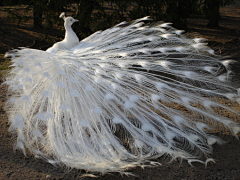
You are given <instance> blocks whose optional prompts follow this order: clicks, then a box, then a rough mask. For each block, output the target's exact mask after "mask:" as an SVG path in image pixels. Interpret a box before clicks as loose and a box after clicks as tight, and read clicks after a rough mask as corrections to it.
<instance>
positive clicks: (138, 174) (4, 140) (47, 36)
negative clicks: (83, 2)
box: [0, 1, 240, 180]
mask: <svg viewBox="0 0 240 180" xmlns="http://www.w3.org/2000/svg"><path fill="white" fill-rule="evenodd" d="M0 11H1V14H0V54H1V57H0V58H1V59H0V70H1V74H0V75H1V81H0V82H1V83H2V82H3V81H4V76H3V74H4V72H5V71H4V70H5V69H4V68H5V65H6V64H7V63H8V62H6V61H5V60H4V59H3V57H2V55H3V54H4V53H5V52H6V51H7V50H9V49H13V48H17V47H23V46H25V47H26V46H27V47H31V48H37V49H43V50H45V49H47V48H48V47H49V46H51V45H52V44H53V43H54V42H56V41H59V40H60V39H61V38H62V37H63V35H64V32H63V31H59V30H56V29H52V30H49V29H44V30H36V29H33V28H32V27H31V23H32V22H31V21H30V22H28V23H21V24H20V25H19V26H17V25H16V24H15V23H13V22H10V21H8V20H6V19H5V18H4V17H5V16H6V14H5V13H4V12H3V11H2V9H1V7H0ZM188 22H189V32H192V33H193V32H197V33H198V34H195V35H197V36H201V37H205V38H207V39H208V40H209V45H210V46H212V47H213V48H214V49H215V50H216V53H218V54H221V55H223V56H229V57H231V58H232V59H235V60H237V61H239V62H240V1H237V4H235V5H231V6H228V7H224V8H222V9H221V20H220V27H219V28H206V27H205V25H206V24H207V20H206V19H204V18H196V17H195V18H194V17H192V18H189V19H188ZM234 71H235V72H236V73H237V71H238V72H240V68H239V66H234ZM5 100H6V87H3V86H1V87H0V116H1V120H0V179H3V180H5V179H64V180H65V179H66V180H67V179H84V180H88V179H92V177H85V176H83V175H84V174H85V173H86V172H85V171H81V170H75V169H73V170H66V169H63V168H61V167H54V166H52V165H51V164H48V163H46V162H44V161H42V160H39V159H36V158H34V157H33V156H31V155H28V156H27V157H25V156H24V155H23V154H22V152H20V151H16V152H14V151H13V144H12V142H11V134H10V133H9V132H8V127H9V125H8V118H7V116H6V113H5V111H4V103H5ZM217 135H218V136H220V137H222V138H223V139H224V140H225V141H226V143H225V144H223V145H214V146H213V154H212V156H211V157H212V158H213V159H215V161H216V163H209V164H208V166H207V167H205V165H203V164H201V163H194V164H193V165H194V166H190V165H189V164H188V163H187V162H186V161H183V162H182V163H181V162H177V161H175V162H172V163H168V162H167V161H165V162H164V161H163V158H160V159H157V160H156V161H158V162H163V163H162V165H161V166H156V167H146V168H144V169H142V168H140V167H139V168H134V169H130V170H129V171H128V172H131V173H133V174H134V175H135V176H126V175H123V176H121V175H120V174H119V173H112V174H106V175H102V176H100V177H98V179H102V180H103V179H105V180H107V179H115V180H117V179H121V180H125V179H129V180H137V179H142V180H143V179H144V180H145V179H152V180H157V179H164V180H165V179H166V180H167V179H209V180H210V179H227V180H228V179H240V151H239V149H240V141H239V140H238V139H237V138H235V137H233V136H231V135H222V134H217ZM98 176H99V175H98Z"/></svg>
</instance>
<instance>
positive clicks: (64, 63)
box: [5, 17, 240, 172]
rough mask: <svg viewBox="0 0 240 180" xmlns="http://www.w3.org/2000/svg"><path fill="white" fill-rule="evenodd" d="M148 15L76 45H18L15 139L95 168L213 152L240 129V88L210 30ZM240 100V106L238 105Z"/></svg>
mask: <svg viewBox="0 0 240 180" xmlns="http://www.w3.org/2000/svg"><path fill="white" fill-rule="evenodd" d="M145 20H146V21H147V20H149V18H148V17H146V18H145V19H144V18H143V19H139V20H136V21H134V22H133V23H131V24H127V23H125V22H124V23H121V24H119V25H117V26H115V27H113V28H111V29H107V30H105V31H102V32H97V33H95V34H93V35H91V36H89V37H88V38H86V39H84V40H83V41H81V42H80V43H79V44H78V45H77V46H76V47H74V48H73V49H72V51H60V52H58V53H57V54H51V53H48V52H45V51H40V50H33V49H27V48H24V49H21V50H16V51H15V52H13V53H12V54H11V53H9V55H12V62H13V64H12V66H13V68H12V70H11V73H10V74H9V77H8V79H7V81H6V82H5V83H6V84H8V85H9V91H10V92H11V99H9V101H8V104H7V106H6V107H7V111H8V113H9V116H10V123H11V126H10V128H9V131H11V132H13V133H14V134H15V135H16V138H17V139H16V144H15V148H19V149H22V150H23V151H24V152H25V148H27V149H29V150H30V151H31V152H32V153H33V154H35V155H36V156H37V157H41V158H44V159H46V160H47V161H49V162H51V163H59V164H64V165H66V166H68V167H71V168H81V169H85V170H88V171H98V172H109V171H123V170H125V169H128V168H130V167H135V166H138V165H141V164H142V163H144V162H147V161H148V160H150V159H153V158H157V157H160V156H162V155H170V156H171V157H172V158H173V159H175V158H182V159H187V160H188V161H189V163H191V162H192V161H198V159H199V158H201V157H205V158H206V159H207V158H208V157H209V156H208V155H209V153H211V145H212V144H214V143H215V142H219V143H221V139H219V138H218V137H215V136H213V135H211V134H209V133H208V132H209V131H214V130H215V129H216V128H217V129H221V128H222V129H228V130H230V131H231V132H232V133H233V134H234V135H237V134H238V133H239V131H240V127H239V124H238V123H237V122H235V121H236V120H237V119H239V118H240V114H239V106H238V105H237V104H238V103H240V97H239V89H236V88H234V87H233V86H232V85H231V84H230V83H229V82H228V81H227V80H228V76H229V73H230V69H229V67H228V63H229V62H230V60H224V59H221V58H220V57H218V56H216V55H214V52H213V50H212V49H210V48H209V47H207V46H206V44H204V43H203V42H202V41H203V39H200V38H195V39H191V38H188V37H186V36H185V35H182V32H181V31H179V30H176V29H174V28H173V27H171V26H170V24H168V23H163V24H160V23H156V24H149V25H145V24H144V22H143V21H145ZM234 107H237V108H235V109H234Z"/></svg>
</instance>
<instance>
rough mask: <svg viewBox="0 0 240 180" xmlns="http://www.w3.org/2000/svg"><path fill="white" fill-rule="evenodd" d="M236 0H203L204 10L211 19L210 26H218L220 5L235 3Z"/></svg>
mask: <svg viewBox="0 0 240 180" xmlns="http://www.w3.org/2000/svg"><path fill="white" fill-rule="evenodd" d="M233 2H234V0H203V12H204V13H205V15H206V17H207V18H208V19H209V21H208V24H207V26H208V27H218V24H219V18H220V14H219V9H220V7H223V6H226V5H229V4H231V3H233Z"/></svg>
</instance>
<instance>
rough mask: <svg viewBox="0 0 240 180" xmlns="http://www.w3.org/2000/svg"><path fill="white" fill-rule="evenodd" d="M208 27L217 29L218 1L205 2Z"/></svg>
mask: <svg viewBox="0 0 240 180" xmlns="http://www.w3.org/2000/svg"><path fill="white" fill-rule="evenodd" d="M207 1H208V2H207V8H208V9H207V11H208V16H209V21H208V24H207V26H208V27H218V22H219V8H220V0H207Z"/></svg>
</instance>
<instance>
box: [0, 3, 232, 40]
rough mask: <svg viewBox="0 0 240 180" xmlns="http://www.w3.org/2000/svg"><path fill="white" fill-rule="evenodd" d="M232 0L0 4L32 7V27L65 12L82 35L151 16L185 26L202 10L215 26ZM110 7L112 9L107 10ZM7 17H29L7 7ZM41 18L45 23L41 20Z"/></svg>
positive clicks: (52, 21) (55, 20) (49, 22)
mask: <svg viewBox="0 0 240 180" xmlns="http://www.w3.org/2000/svg"><path fill="white" fill-rule="evenodd" d="M233 2H234V0H147V1H146V0H5V1H4V2H0V5H5V6H6V5H26V12H28V11H29V10H32V11H33V20H34V21H33V26H34V27H35V28H44V27H49V28H51V27H53V26H54V25H58V24H59V23H60V22H61V21H60V20H59V18H58V15H59V12H63V11H65V12H67V15H68V16H69V15H71V16H73V17H75V18H77V19H78V20H79V21H80V22H81V23H78V24H77V25H76V26H75V31H76V32H77V34H78V35H79V36H80V38H84V37H86V36H88V35H90V34H91V33H93V32H94V31H96V30H100V29H105V28H108V27H110V26H112V25H114V24H116V23H119V22H121V21H124V20H133V19H136V18H140V17H143V16H151V17H152V18H154V20H160V21H169V22H172V23H173V26H175V27H176V28H179V29H185V30H186V29H187V21H186V19H187V17H189V16H190V15H200V14H204V15H205V16H206V18H208V19H209V22H208V26H209V27H217V26H218V21H219V18H220V15H219V8H220V7H221V6H226V5H229V4H230V3H233ZM106 5H107V7H110V8H111V9H114V11H108V9H107V8H106ZM6 11H7V12H8V14H9V17H11V18H12V19H15V20H17V22H18V24H19V23H20V22H22V21H28V20H29V17H27V16H25V15H19V14H18V12H17V10H13V9H7V10H6ZM43 22H44V23H43Z"/></svg>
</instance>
